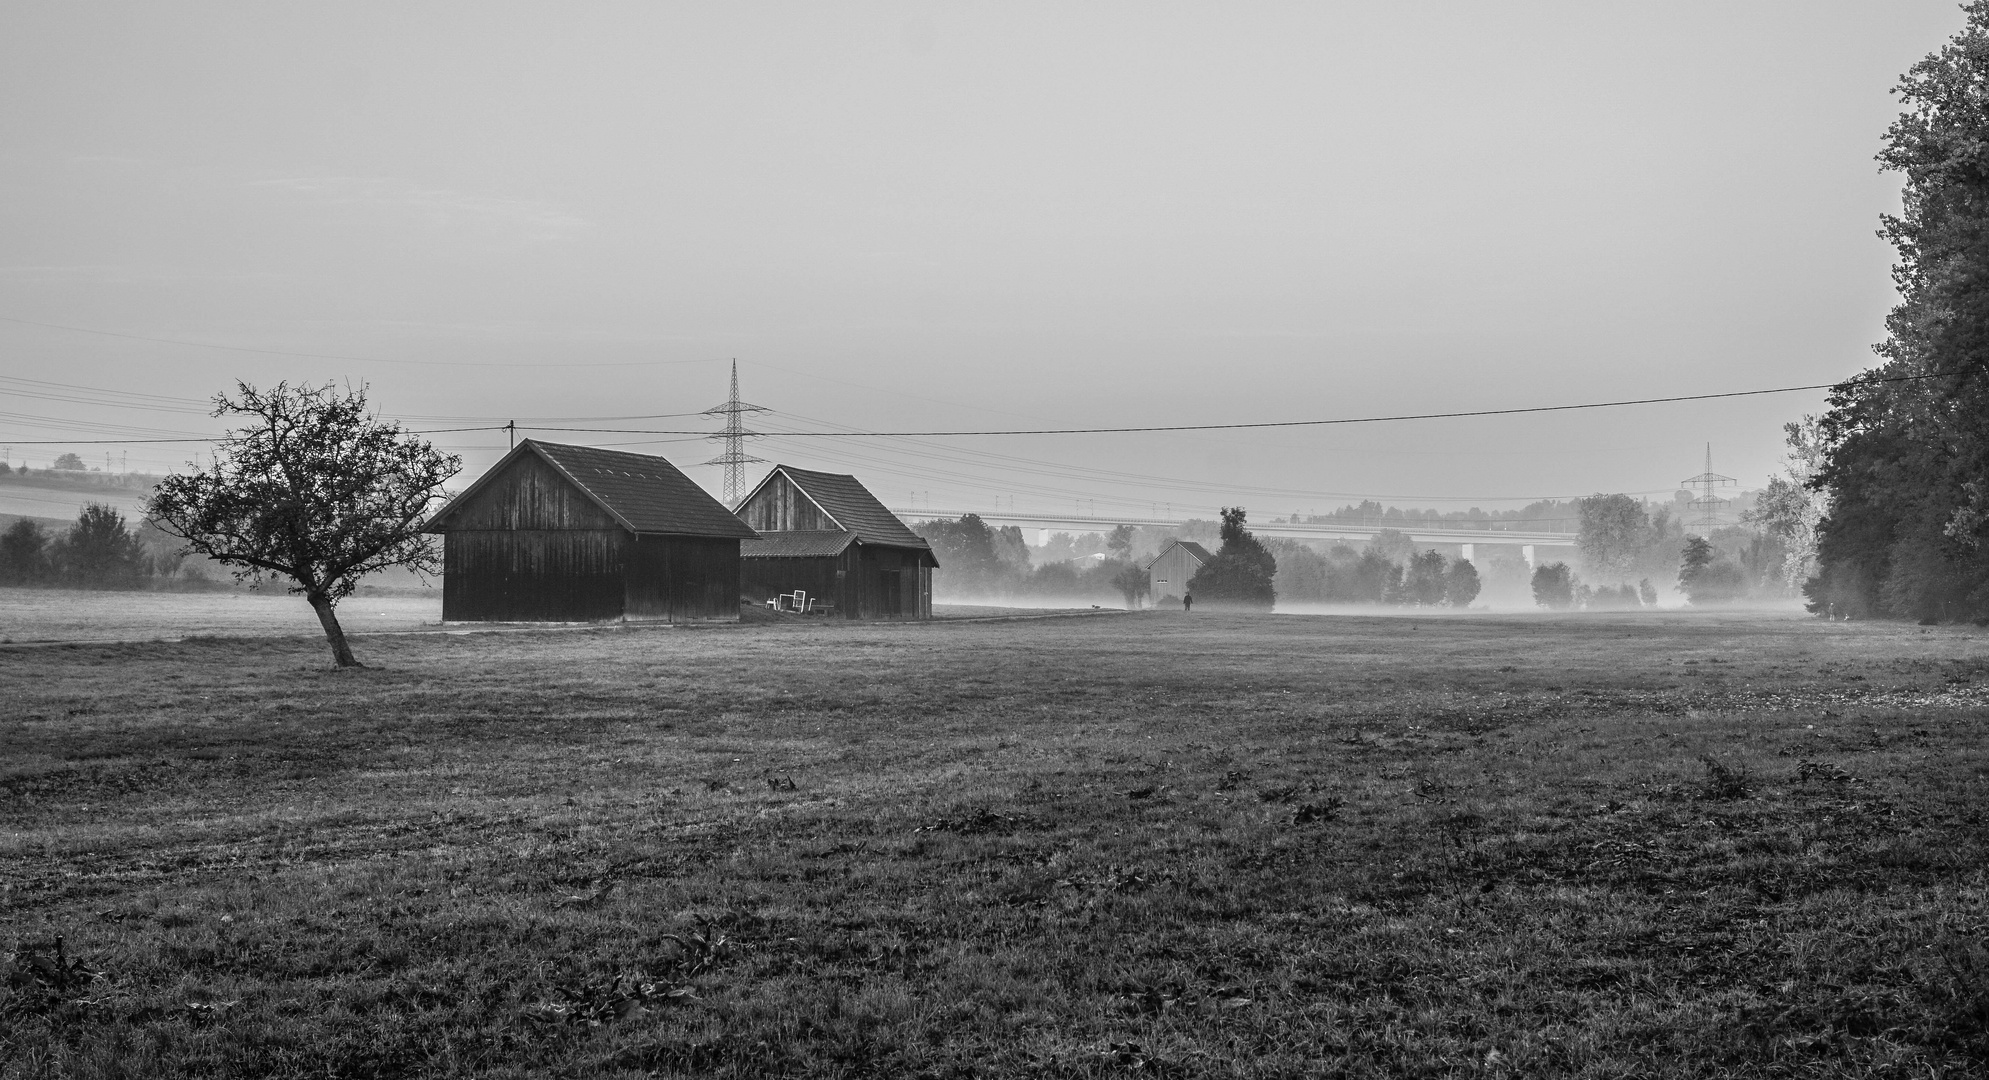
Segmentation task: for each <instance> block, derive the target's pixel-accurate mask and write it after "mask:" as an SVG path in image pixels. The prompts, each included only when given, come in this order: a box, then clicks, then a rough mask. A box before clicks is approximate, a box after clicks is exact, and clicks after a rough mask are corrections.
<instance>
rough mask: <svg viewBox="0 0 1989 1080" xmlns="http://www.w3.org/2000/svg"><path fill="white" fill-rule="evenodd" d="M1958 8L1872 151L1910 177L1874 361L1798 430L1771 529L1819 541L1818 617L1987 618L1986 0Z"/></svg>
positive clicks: (1813, 605)
mask: <svg viewBox="0 0 1989 1080" xmlns="http://www.w3.org/2000/svg"><path fill="white" fill-rule="evenodd" d="M1964 11H1965V13H1966V15H1965V23H1964V26H1963V28H1962V30H1961V31H1960V32H1959V33H1957V34H1956V35H1955V36H1954V38H1953V39H1952V40H1951V41H1950V42H1949V43H1948V45H1947V46H1946V47H1945V48H1943V49H1941V50H1940V51H1938V52H1935V53H1932V54H1930V55H1928V56H1927V57H1926V58H1925V59H1923V60H1921V61H1920V62H1919V63H1917V64H1915V65H1914V66H1913V67H1912V68H1911V69H1910V70H1909V71H1908V72H1907V73H1906V74H1905V76H1903V77H1902V78H1901V79H1900V82H1899V84H1898V86H1897V88H1896V89H1895V93H1896V94H1897V95H1898V97H1899V99H1900V101H1901V103H1902V104H1903V106H1904V109H1903V111H1902V112H1901V114H1900V115H1899V117H1898V118H1897V119H1896V120H1895V121H1894V122H1893V124H1892V125H1891V127H1890V128H1888V129H1887V131H1886V133H1885V137H1884V142H1883V146H1882V149H1881V151H1880V153H1879V155H1878V160H1879V162H1880V163H1881V165H1882V166H1883V167H1884V169H1885V170H1887V171H1893V172H1898V173H1901V174H1903V176H1904V179H1905V183H1904V186H1903V191H1902V208H1901V211H1900V213H1899V214H1897V215H1891V214H1888V215H1885V216H1884V217H1883V218H1882V219H1881V221H1882V229H1881V234H1882V235H1883V236H1885V237H1886V239H1888V240H1889V241H1891V243H1892V244H1893V246H1894V248H1895V249H1896V250H1897V252H1898V262H1897V263H1896V264H1895V265H1894V267H1893V281H1894V284H1895V286H1896V287H1897V289H1898V292H1899V296H1900V302H1899V304H1898V306H1896V307H1894V308H1893V310H1892V312H1891V314H1890V315H1889V316H1888V317H1887V319H1886V330H1887V337H1886V340H1885V341H1883V342H1881V343H1880V344H1878V345H1877V346H1875V347H1874V348H1875V351H1876V352H1877V354H1878V355H1879V357H1880V358H1881V360H1880V363H1879V364H1877V365H1876V366H1875V367H1872V368H1870V369H1868V370H1866V371H1864V372H1861V373H1859V374H1858V375H1856V376H1853V377H1852V378H1850V379H1848V380H1846V381H1844V382H1843V383H1840V384H1838V385H1837V386H1836V387H1835V388H1834V389H1833V390H1832V392H1831V394H1830V397H1829V408H1828V410H1827V411H1826V412H1825V413H1824V414H1823V415H1822V416H1821V417H1818V418H1816V419H1814V420H1810V419H1809V418H1805V420H1804V422H1803V423H1801V424H1791V425H1789V443H1790V455H1789V467H1788V469H1787V474H1788V475H1786V476H1785V477H1781V478H1778V479H1779V480H1780V483H1779V485H1778V486H1777V489H1776V492H1775V494H1776V495H1777V497H1778V503H1777V506H1776V512H1775V516H1774V518H1773V520H1772V522H1771V526H1772V527H1773V528H1774V529H1776V530H1777V531H1778V532H1779V534H1780V535H1782V536H1784V537H1786V538H1788V539H1789V540H1790V541H1791V542H1792V543H1795V544H1802V543H1805V542H1810V541H1813V544H1814V572H1813V573H1812V574H1810V575H1809V576H1808V577H1807V578H1806V579H1805V581H1804V586H1803V588H1804V592H1805V594H1806V595H1807V597H1808V599H1809V605H1810V609H1811V610H1812V611H1815V612H1817V613H1818V614H1823V615H1830V616H1845V617H1856V618H1863V617H1870V616H1883V617H1892V618H1907V619H1919V620H1922V621H1943V620H1957V619H1976V620H1980V621H1983V622H1985V623H1989V543H1985V541H1989V348H1985V346H1989V242H1985V241H1989V110H1985V109H1984V108H1983V104H1982V89H1981V88H1982V87H1983V86H1984V85H1985V84H1989V0H1974V2H1972V3H1969V4H1968V5H1966V7H1965V8H1964ZM1805 569H1807V567H1806V568H1805Z"/></svg>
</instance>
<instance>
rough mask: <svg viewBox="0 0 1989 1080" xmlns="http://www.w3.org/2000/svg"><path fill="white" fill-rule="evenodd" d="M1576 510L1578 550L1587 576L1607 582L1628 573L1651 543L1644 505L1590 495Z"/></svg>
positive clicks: (1621, 497) (1624, 498)
mask: <svg viewBox="0 0 1989 1080" xmlns="http://www.w3.org/2000/svg"><path fill="white" fill-rule="evenodd" d="M1576 506H1577V508H1578V513H1579V515H1580V521H1581V525H1580V527H1579V529H1578V530H1577V532H1576V536H1575V547H1576V549H1577V550H1579V551H1580V552H1581V557H1582V563H1583V564H1584V565H1585V566H1586V567H1587V568H1588V572H1589V573H1592V574H1595V575H1597V576H1599V577H1604V578H1612V577H1618V576H1620V575H1623V574H1627V573H1629V572H1630V568H1631V567H1632V566H1633V565H1635V563H1636V561H1637V557H1638V556H1639V555H1640V554H1642V552H1643V549H1644V547H1645V545H1646V544H1647V543H1648V542H1649V539H1650V528H1651V519H1650V515H1649V514H1648V513H1646V512H1645V510H1644V505H1643V504H1642V503H1640V502H1638V501H1637V500H1635V499H1632V498H1631V497H1629V496H1628V495H1591V496H1589V497H1588V498H1586V499H1582V500H1580V501H1579V502H1578V503H1577V504H1576Z"/></svg>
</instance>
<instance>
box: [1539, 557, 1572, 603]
mask: <svg viewBox="0 0 1989 1080" xmlns="http://www.w3.org/2000/svg"><path fill="white" fill-rule="evenodd" d="M1533 602H1534V603H1536V604H1539V605H1540V606H1541V607H1544V608H1550V609H1553V610H1556V611H1561V610H1566V609H1568V608H1571V607H1574V606H1575V572H1574V571H1573V570H1570V569H1569V568H1568V564H1567V563H1560V562H1557V563H1549V564H1546V565H1543V566H1536V567H1534V568H1533Z"/></svg>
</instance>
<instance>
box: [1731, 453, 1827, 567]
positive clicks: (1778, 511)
mask: <svg viewBox="0 0 1989 1080" xmlns="http://www.w3.org/2000/svg"><path fill="white" fill-rule="evenodd" d="M1782 430H1783V431H1784V432H1785V433H1786V435H1787V442H1788V446H1789V453H1788V456H1787V458H1786V459H1784V461H1785V464H1784V465H1783V468H1782V471H1783V475H1782V476H1773V477H1769V479H1768V487H1767V489H1766V490H1765V491H1763V492H1762V493H1761V494H1760V495H1759V496H1757V497H1756V498H1755V500H1754V506H1753V508H1752V509H1750V510H1748V512H1747V513H1745V514H1743V515H1741V521H1742V522H1743V523H1745V524H1749V525H1755V526H1758V527H1760V528H1761V529H1763V530H1765V531H1766V532H1767V533H1768V535H1769V536H1772V537H1775V538H1777V539H1778V540H1780V541H1781V542H1782V545H1783V547H1784V549H1785V555H1784V557H1783V560H1782V568H1781V577H1782V583H1783V585H1784V586H1785V587H1786V588H1787V589H1789V590H1790V591H1794V590H1796V589H1800V588H1801V587H1802V586H1803V584H1804V583H1805V582H1807V581H1808V580H1809V579H1810V578H1812V577H1814V576H1816V571H1817V562H1816V541H1817V526H1818V525H1819V524H1820V523H1821V522H1822V520H1823V518H1824V516H1825V515H1826V514H1828V513H1829V510H1830V495H1829V493H1828V492H1826V491H1817V490H1814V489H1813V487H1812V485H1813V484H1815V483H1816V481H1817V477H1818V476H1819V475H1820V474H1821V473H1822V470H1823V462H1824V454H1825V452H1826V447H1825V445H1824V437H1823V431H1822V428H1821V425H1820V424H1819V422H1818V421H1817V419H1816V417H1814V416H1805V417H1803V418H1802V422H1801V423H1791V424H1784V425H1782Z"/></svg>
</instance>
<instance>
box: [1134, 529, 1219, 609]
mask: <svg viewBox="0 0 1989 1080" xmlns="http://www.w3.org/2000/svg"><path fill="white" fill-rule="evenodd" d="M1211 558H1214V556H1212V555H1210V554H1209V549H1208V548H1205V547H1203V546H1202V545H1200V544H1197V543H1195V542H1194V541H1193V540H1169V541H1168V542H1167V546H1166V547H1163V548H1161V549H1160V554H1158V555H1155V556H1154V557H1153V561H1152V562H1149V563H1147V564H1146V575H1147V582H1148V587H1149V588H1150V589H1152V590H1153V602H1154V606H1155V607H1180V606H1181V598H1182V597H1184V596H1186V595H1188V582H1190V581H1193V580H1194V578H1195V571H1197V570H1200V569H1201V568H1202V567H1203V565H1204V564H1206V563H1207V562H1208V561H1209V560H1210V559H1211Z"/></svg>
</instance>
